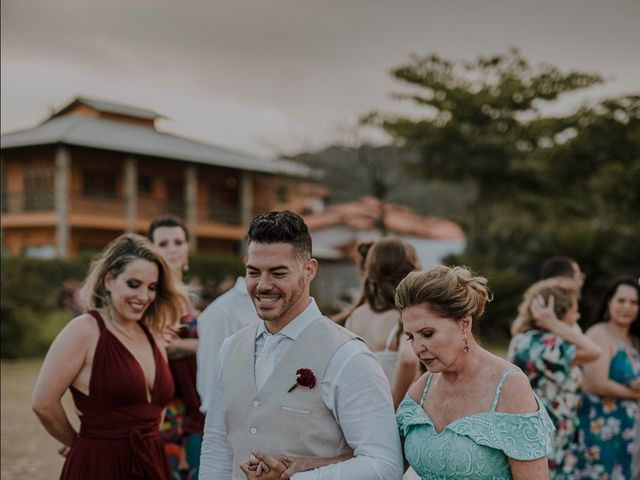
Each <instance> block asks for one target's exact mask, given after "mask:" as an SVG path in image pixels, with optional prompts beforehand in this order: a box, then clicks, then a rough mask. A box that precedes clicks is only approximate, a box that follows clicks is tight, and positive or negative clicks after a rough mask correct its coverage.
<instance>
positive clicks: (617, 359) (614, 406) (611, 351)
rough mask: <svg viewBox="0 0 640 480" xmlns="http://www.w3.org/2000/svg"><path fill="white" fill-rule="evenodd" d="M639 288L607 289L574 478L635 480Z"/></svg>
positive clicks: (631, 282)
mask: <svg viewBox="0 0 640 480" xmlns="http://www.w3.org/2000/svg"><path fill="white" fill-rule="evenodd" d="M639 299H640V286H638V281H637V280H636V279H635V278H631V277H629V278H621V279H618V280H616V281H614V282H613V283H612V284H611V286H610V287H609V288H608V289H607V291H606V294H605V298H604V301H603V303H602V305H601V307H600V309H599V311H598V315H597V317H596V318H597V322H598V323H596V324H595V325H593V326H592V327H591V328H590V329H589V330H587V336H588V337H589V338H591V339H592V340H593V341H594V342H596V343H597V344H598V345H601V346H602V347H603V349H604V352H603V354H602V355H601V356H600V358H598V359H597V360H596V361H594V362H592V363H590V364H587V365H585V368H584V379H583V389H584V393H583V394H582V398H581V405H580V409H579V420H580V431H579V432H578V443H577V445H576V446H575V449H574V452H575V454H576V456H577V468H576V474H575V477H574V478H575V479H607V480H622V479H630V478H632V476H631V459H632V455H633V451H634V448H635V446H634V442H635V440H636V439H635V422H636V418H637V412H638V408H639V407H638V404H639V402H638V400H640V354H639V351H640V349H639V347H640V345H639V344H640V339H639V335H640V323H639V320H638V300H639Z"/></svg>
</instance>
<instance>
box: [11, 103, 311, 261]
mask: <svg viewBox="0 0 640 480" xmlns="http://www.w3.org/2000/svg"><path fill="white" fill-rule="evenodd" d="M159 118H162V116H161V115H159V114H158V113H156V112H154V111H151V110H148V109H144V108H138V107H133V106H129V105H121V104H117V103H113V102H108V101H103V100H96V99H90V98H86V97H78V98H76V99H74V100H73V101H71V102H70V103H69V104H68V105H66V106H65V107H63V108H62V109H60V110H59V111H58V112H56V113H54V114H52V115H51V116H49V117H48V118H47V119H46V120H45V121H44V122H42V123H41V124H39V125H37V126H35V127H34V128H30V129H27V130H23V131H18V132H13V133H8V134H5V135H2V139H1V159H2V162H1V164H2V167H1V168H2V172H1V173H2V189H1V190H2V232H1V233H2V247H3V252H9V253H11V254H22V253H26V254H32V255H40V256H47V257H50V256H60V257H67V256H74V255H75V254H77V253H78V252H80V251H83V250H90V251H93V250H99V249H101V248H103V247H104V246H105V245H106V244H107V243H108V242H109V241H110V240H111V239H113V238H114V237H115V236H117V235H118V234H120V233H122V232H124V231H133V232H140V233H142V232H144V231H145V230H146V228H147V226H148V225H149V223H150V221H151V220H152V219H153V218H154V217H156V216H158V215H164V214H167V213H171V214H174V215H178V216H180V217H182V218H184V219H185V220H186V222H187V225H188V227H189V228H190V230H191V232H192V236H193V240H194V241H193V242H192V243H193V246H194V247H196V248H197V249H198V250H200V251H216V252H229V253H238V252H239V250H240V249H239V245H240V241H241V240H242V238H243V237H244V234H245V230H246V226H247V225H248V222H249V220H250V219H251V218H252V217H253V216H254V215H256V214H258V213H261V212H263V211H266V210H271V209H282V208H288V209H291V210H294V211H298V212H303V211H309V210H313V209H314V208H316V207H315V206H314V205H315V204H314V201H316V200H317V199H314V198H312V197H310V196H309V194H308V192H307V191H306V190H305V189H308V187H305V183H306V181H307V180H308V179H309V177H310V176H311V175H312V173H313V172H311V171H310V170H309V169H308V168H306V167H304V166H302V165H300V164H297V163H293V162H287V161H280V160H271V159H264V158H256V157H254V156H252V155H249V154H245V153H242V152H237V151H232V150H229V149H225V148H221V147H218V146H215V145H210V144H207V143H204V142H198V141H194V140H191V139H187V138H184V137H180V136H177V135H172V134H170V133H166V132H162V131H159V130H158V129H157V128H156V120H158V119H159Z"/></svg>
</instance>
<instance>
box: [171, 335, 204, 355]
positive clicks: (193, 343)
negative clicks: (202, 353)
mask: <svg viewBox="0 0 640 480" xmlns="http://www.w3.org/2000/svg"><path fill="white" fill-rule="evenodd" d="M197 351H198V339H197V338H176V339H172V340H171V341H169V342H168V343H167V355H168V357H169V359H170V360H176V359H178V358H185V357H190V356H192V355H195V354H196V352H197Z"/></svg>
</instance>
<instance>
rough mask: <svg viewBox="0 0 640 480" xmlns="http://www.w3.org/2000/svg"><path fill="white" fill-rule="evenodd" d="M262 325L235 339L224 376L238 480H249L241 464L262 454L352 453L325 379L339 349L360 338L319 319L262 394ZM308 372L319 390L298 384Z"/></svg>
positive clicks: (226, 415)
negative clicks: (327, 400) (258, 360)
mask: <svg viewBox="0 0 640 480" xmlns="http://www.w3.org/2000/svg"><path fill="white" fill-rule="evenodd" d="M256 331H257V326H253V325H252V326H249V327H246V328H244V329H243V330H240V331H239V332H238V333H237V334H236V335H235V336H234V337H233V338H232V340H231V344H230V345H229V355H228V356H227V358H226V360H225V362H224V366H223V368H222V371H221V374H220V382H221V386H222V402H223V408H224V420H225V426H226V429H227V439H228V440H229V443H230V444H231V447H232V448H233V477H232V478H233V479H234V480H244V479H245V477H244V474H243V473H242V471H241V470H240V468H239V465H240V464H241V463H242V462H244V461H246V460H247V459H248V458H249V456H250V455H251V450H259V451H261V452H264V453H267V454H271V455H278V454H282V455H290V456H293V457H301V456H312V457H336V456H339V455H343V454H345V453H351V452H352V449H351V448H350V447H349V445H347V443H346V441H345V439H344V435H343V433H342V429H341V428H340V425H339V424H338V422H336V419H335V418H334V417H333V414H332V413H331V410H329V409H328V408H327V406H326V405H325V404H324V401H323V400H322V379H323V377H324V374H325V371H326V369H327V366H328V365H329V361H330V360H331V358H332V357H333V354H334V353H335V352H336V350H337V349H338V348H339V347H340V346H342V345H343V344H344V343H346V342H348V341H349V340H351V339H353V338H357V337H355V336H354V335H353V334H352V333H351V332H349V331H348V330H346V329H344V328H342V327H340V326H338V325H336V324H335V323H334V322H332V321H331V320H329V319H327V318H326V317H319V318H317V319H315V320H314V321H313V322H312V323H311V324H310V325H309V326H308V327H307V328H305V329H304V330H303V331H302V333H301V334H300V336H299V337H298V338H297V340H296V341H295V343H294V344H293V345H291V348H290V349H289V350H288V351H287V353H285V355H284V357H283V358H282V360H281V361H280V363H279V364H278V365H276V367H275V369H274V371H273V373H272V374H271V376H270V377H269V378H268V379H267V381H266V383H265V384H264V385H263V387H262V389H260V391H256V381H255V376H254V373H255V370H254V365H255V359H254V356H255V339H256ZM299 368H308V369H310V370H311V371H313V373H314V375H315V377H316V386H315V387H314V388H307V387H302V386H298V387H297V388H296V389H295V390H293V391H292V392H287V390H289V388H291V386H292V385H293V384H295V383H296V371H297V370H298V369H299Z"/></svg>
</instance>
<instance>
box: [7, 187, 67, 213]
mask: <svg viewBox="0 0 640 480" xmlns="http://www.w3.org/2000/svg"><path fill="white" fill-rule="evenodd" d="M54 209H55V197H54V194H53V190H37V191H30V192H5V191H3V192H2V212H3V213H17V212H52V211H53V210H54Z"/></svg>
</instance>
